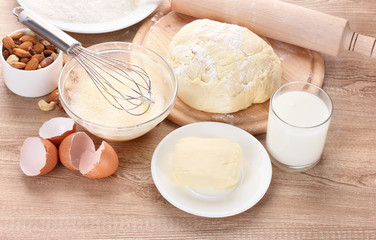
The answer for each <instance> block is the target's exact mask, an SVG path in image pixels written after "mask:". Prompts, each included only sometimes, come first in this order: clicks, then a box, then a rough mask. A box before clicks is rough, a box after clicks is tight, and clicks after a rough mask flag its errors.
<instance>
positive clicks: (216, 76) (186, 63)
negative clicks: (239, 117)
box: [167, 19, 282, 113]
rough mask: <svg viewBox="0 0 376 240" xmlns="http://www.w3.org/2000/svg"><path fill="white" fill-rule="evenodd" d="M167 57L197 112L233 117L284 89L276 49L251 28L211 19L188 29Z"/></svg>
mask: <svg viewBox="0 0 376 240" xmlns="http://www.w3.org/2000/svg"><path fill="white" fill-rule="evenodd" d="M167 59H168V61H169V63H170V64H171V66H172V68H173V69H174V72H175V74H176V76H177V79H178V84H179V90H178V97H179V98H180V99H181V100H182V101H183V102H185V103H186V104H187V105H189V106H191V107H192V108H195V109H198V110H202V111H205V112H212V113H231V112H236V111H239V110H242V109H245V108H247V107H249V106H250V105H252V103H262V102H265V101H266V100H268V99H269V98H270V97H271V95H272V93H273V92H274V90H275V89H276V88H277V87H279V86H280V85H281V79H282V68H281V63H280V60H279V58H278V56H277V55H276V54H275V53H274V51H273V49H272V47H271V46H270V45H269V44H268V43H267V42H265V41H264V40H263V39H262V38H260V37H259V36H257V35H256V34H254V33H253V32H251V31H250V30H249V29H247V28H244V27H240V26H237V25H233V24H226V23H220V22H217V21H212V20H208V19H200V20H195V21H193V22H191V23H189V24H187V25H185V26H184V27H183V28H182V29H181V30H180V31H179V32H178V33H177V34H176V35H175V36H174V38H173V39H172V42H171V44H170V46H169V52H168V55H167Z"/></svg>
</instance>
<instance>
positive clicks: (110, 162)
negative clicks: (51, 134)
mask: <svg viewBox="0 0 376 240" xmlns="http://www.w3.org/2000/svg"><path fill="white" fill-rule="evenodd" d="M59 157H60V161H61V163H62V164H63V165H64V166H65V167H67V168H68V169H70V170H73V171H80V172H81V174H83V175H84V176H86V177H88V178H104V177H108V176H110V175H111V174H113V173H114V172H115V171H116V169H117V168H118V166H119V158H118V156H117V154H116V152H115V150H114V149H113V148H112V147H111V145H109V144H108V143H107V142H105V141H103V142H102V144H101V145H100V146H99V148H98V150H95V145H94V142H93V140H92V139H91V138H90V137H89V136H88V135H87V134H86V133H84V132H76V133H72V134H71V135H69V136H68V137H66V138H65V139H64V140H63V141H62V142H61V144H60V147H59Z"/></svg>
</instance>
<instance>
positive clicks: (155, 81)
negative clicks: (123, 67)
mask: <svg viewBox="0 0 376 240" xmlns="http://www.w3.org/2000/svg"><path fill="white" fill-rule="evenodd" d="M89 49H90V50H92V51H94V52H98V53H101V54H104V55H107V56H110V57H113V58H117V59H122V60H124V59H127V60H124V61H129V62H130V63H132V64H136V65H138V66H140V67H142V68H143V69H144V70H145V71H146V72H147V73H148V75H149V76H150V79H151V82H152V93H153V95H154V99H155V105H154V106H152V107H151V108H150V109H149V111H148V112H147V114H146V115H143V116H142V117H140V118H137V119H136V118H135V117H134V116H131V115H130V114H128V113H127V112H125V111H122V110H118V109H116V108H114V106H112V105H111V104H109V103H108V102H107V101H106V99H105V98H104V97H103V96H102V95H101V93H100V92H99V90H98V89H96V88H95V85H94V83H93V81H92V79H90V77H89V76H88V75H87V73H86V71H85V70H84V69H83V68H82V66H81V65H80V64H78V63H77V61H76V60H75V59H71V60H70V61H68V62H67V63H66V64H65V66H64V68H63V71H62V73H61V76H60V80H59V93H60V100H61V103H62V106H63V108H64V109H65V112H66V113H67V114H68V115H69V116H70V117H71V118H72V119H73V120H75V121H76V122H77V123H78V124H79V125H81V126H82V127H84V128H85V129H86V130H88V131H89V132H91V133H92V134H94V135H96V136H98V137H100V138H103V139H107V140H112V141H126V140H131V139H134V138H137V137H139V136H141V135H143V134H145V133H147V132H149V131H150V130H151V129H152V128H154V127H155V126H156V125H157V124H158V123H160V122H161V121H162V120H163V119H165V118H166V117H167V115H168V114H169V113H170V111H171V109H172V107H173V106H174V103H175V100H176V94H177V80H176V77H175V75H174V73H173V70H172V69H171V67H170V66H169V64H168V63H167V62H166V61H165V60H164V59H163V58H162V57H161V56H160V55H158V54H157V53H155V52H154V51H152V50H150V49H148V48H145V47H143V46H141V45H137V44H132V43H126V42H106V43H100V44H97V45H93V46H91V47H89ZM89 89H90V90H89ZM157 89H158V91H157ZM153 90H155V91H154V92H153ZM157 101H158V105H157ZM160 103H161V104H160ZM130 119H132V121H131V120H130Z"/></svg>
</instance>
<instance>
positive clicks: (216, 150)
mask: <svg viewBox="0 0 376 240" xmlns="http://www.w3.org/2000/svg"><path fill="white" fill-rule="evenodd" d="M241 165H242V148H241V146H240V145H239V144H238V143H236V142H233V141H230V140H228V139H224V138H198V137H189V138H183V139H181V140H180V141H179V142H178V143H177V144H176V145H175V148H174V153H173V164H172V170H173V175H174V181H175V183H176V184H177V185H182V186H189V187H192V188H212V189H217V190H225V189H232V188H233V187H235V186H236V185H237V184H238V182H239V179H240V172H241Z"/></svg>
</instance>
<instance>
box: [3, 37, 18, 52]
mask: <svg viewBox="0 0 376 240" xmlns="http://www.w3.org/2000/svg"><path fill="white" fill-rule="evenodd" d="M3 45H4V47H5V48H6V49H8V50H9V51H12V49H13V48H14V47H15V46H16V44H15V43H14V41H13V39H12V38H11V37H9V36H6V37H4V38H3Z"/></svg>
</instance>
